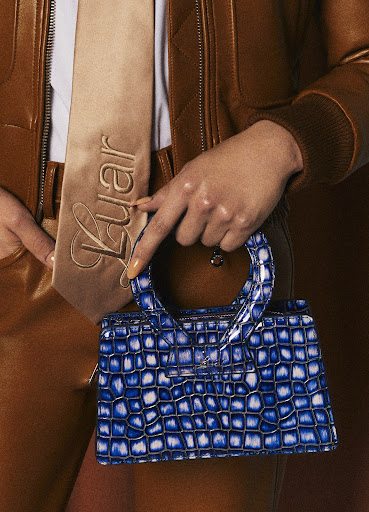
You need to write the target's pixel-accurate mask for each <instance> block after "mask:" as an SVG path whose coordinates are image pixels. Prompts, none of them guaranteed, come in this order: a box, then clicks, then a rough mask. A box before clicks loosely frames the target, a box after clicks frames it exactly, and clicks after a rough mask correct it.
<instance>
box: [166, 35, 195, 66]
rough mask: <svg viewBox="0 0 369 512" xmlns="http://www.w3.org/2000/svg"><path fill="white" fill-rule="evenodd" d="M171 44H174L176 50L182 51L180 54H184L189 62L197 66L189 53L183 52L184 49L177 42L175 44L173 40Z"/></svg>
mask: <svg viewBox="0 0 369 512" xmlns="http://www.w3.org/2000/svg"><path fill="white" fill-rule="evenodd" d="M172 45H173V46H175V47H176V48H177V50H178V51H179V52H180V53H182V55H184V56H185V57H186V58H187V59H188V60H189V61H190V62H191V64H192V65H193V66H194V67H195V68H197V64H196V62H195V61H193V60H192V58H191V57H190V56H189V55H187V53H186V52H185V51H184V50H183V49H182V48H181V47H180V46H178V44H177V43H175V42H174V41H172Z"/></svg>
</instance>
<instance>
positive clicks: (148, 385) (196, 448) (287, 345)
mask: <svg viewBox="0 0 369 512" xmlns="http://www.w3.org/2000/svg"><path fill="white" fill-rule="evenodd" d="M246 247H247V250H248V252H249V254H250V260H251V261H250V275H249V278H248V280H247V281H246V283H245V285H244V287H243V289H242V290H241V292H240V293H239V295H238V296H237V298H236V299H235V301H234V302H233V304H231V305H229V306H225V307H217V308H208V309H197V310H181V311H178V312H176V313H173V312H172V313H170V312H169V311H168V309H166V308H165V307H164V305H163V303H162V300H161V298H160V297H159V296H158V294H157V293H156V291H155V289H154V286H153V281H152V270H151V266H149V267H148V268H147V269H146V270H144V271H143V272H142V273H141V274H140V275H139V276H138V277H137V278H136V279H135V280H134V281H132V282H131V286H132V291H133V294H134V296H135V299H136V302H137V304H138V305H139V307H140V310H141V311H140V312H137V313H136V312H135V313H124V314H118V313H117V314H111V315H107V316H106V317H105V318H104V320H103V324H102V330H101V336H100V356H99V379H98V380H99V389H98V417H97V429H96V431H97V434H96V456H97V460H98V461H99V462H100V463H102V464H119V463H123V462H127V463H131V462H146V461H152V462H153V461H162V460H180V459H195V458H208V457H227V456H237V455H255V454H272V453H305V452H318V451H328V450H332V449H333V448H335V446H336V444H337V436H336V429H335V426H334V421H333V416H332V411H331V406H330V400H329V394H328V389H327V383H326V377H325V373H324V367H323V362H322V357H321V351H320V347H319V341H318V336H317V332H316V328H315V324H314V320H313V318H312V316H311V313H310V310H309V307H308V305H307V303H306V302H305V301H302V300H290V301H283V302H278V303H276V302H274V303H273V302H271V303H270V302H269V301H270V298H271V295H272V291H273V284H274V265H273V257H272V252H271V249H270V247H269V245H268V242H267V240H266V238H265V236H264V235H263V234H262V233H261V232H257V233H255V234H254V235H253V236H251V237H250V239H249V240H248V241H247V243H246Z"/></svg>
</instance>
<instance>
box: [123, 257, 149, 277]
mask: <svg viewBox="0 0 369 512" xmlns="http://www.w3.org/2000/svg"><path fill="white" fill-rule="evenodd" d="M145 267H146V263H145V262H144V261H142V260H140V258H133V259H132V260H131V262H130V264H129V265H128V268H127V277H128V279H134V278H135V277H137V276H138V274H140V272H142V270H143V269H144V268H145Z"/></svg>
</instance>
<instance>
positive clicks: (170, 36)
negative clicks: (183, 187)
mask: <svg viewBox="0 0 369 512" xmlns="http://www.w3.org/2000/svg"><path fill="white" fill-rule="evenodd" d="M171 6H172V4H171V2H170V0H167V22H168V28H169V31H168V32H169V34H168V49H169V52H168V53H169V62H170V66H169V107H170V118H171V121H172V122H171V123H170V131H171V135H172V142H173V144H172V150H173V174H176V173H175V169H176V165H177V161H178V152H177V144H176V140H177V137H176V131H175V130H174V122H175V121H174V112H173V73H172V72H171V70H173V16H172V15H171V14H172V11H171Z"/></svg>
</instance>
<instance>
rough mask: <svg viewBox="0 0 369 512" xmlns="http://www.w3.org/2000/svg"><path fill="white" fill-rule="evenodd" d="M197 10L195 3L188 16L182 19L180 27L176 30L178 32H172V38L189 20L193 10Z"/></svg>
mask: <svg viewBox="0 0 369 512" xmlns="http://www.w3.org/2000/svg"><path fill="white" fill-rule="evenodd" d="M169 3H170V2H169ZM195 10H196V5H194V6H193V7H192V9H191V11H190V13H189V14H188V16H186V18H185V19H184V20H183V21H182V23H181V24H180V25H179V27H178V29H177V30H176V32H174V34H173V33H172V38H173V37H175V36H176V35H177V34H178V32H179V31H180V30H181V28H182V27H183V25H184V24H185V23H186V21H187V20H188V18H189V17H190V16H192V14H193V12H194V11H195Z"/></svg>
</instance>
